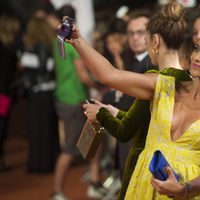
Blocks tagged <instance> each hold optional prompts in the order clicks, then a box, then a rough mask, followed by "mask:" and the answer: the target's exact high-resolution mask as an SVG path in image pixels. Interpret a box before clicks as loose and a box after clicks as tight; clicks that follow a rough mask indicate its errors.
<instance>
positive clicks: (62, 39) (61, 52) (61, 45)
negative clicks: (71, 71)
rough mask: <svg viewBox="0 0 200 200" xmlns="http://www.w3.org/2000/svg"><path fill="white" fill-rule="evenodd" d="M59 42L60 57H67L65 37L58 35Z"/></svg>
mask: <svg viewBox="0 0 200 200" xmlns="http://www.w3.org/2000/svg"><path fill="white" fill-rule="evenodd" d="M57 43H58V52H59V55H60V57H61V58H63V59H66V54H65V46H64V38H62V37H61V36H60V35H58V36H57Z"/></svg>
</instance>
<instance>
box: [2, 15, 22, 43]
mask: <svg viewBox="0 0 200 200" xmlns="http://www.w3.org/2000/svg"><path fill="white" fill-rule="evenodd" d="M19 29H20V22H19V20H18V19H17V17H15V16H12V15H7V14H4V15H1V16H0V41H1V42H2V43H3V44H4V45H9V44H12V43H13V42H14V40H15V36H16V33H17V32H18V31H19Z"/></svg>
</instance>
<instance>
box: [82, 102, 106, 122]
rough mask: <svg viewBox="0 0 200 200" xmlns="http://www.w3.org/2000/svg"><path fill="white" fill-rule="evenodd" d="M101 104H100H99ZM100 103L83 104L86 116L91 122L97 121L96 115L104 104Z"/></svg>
mask: <svg viewBox="0 0 200 200" xmlns="http://www.w3.org/2000/svg"><path fill="white" fill-rule="evenodd" d="M99 103H100V102H99ZM99 103H96V102H95V103H94V104H93V103H85V104H83V109H84V114H85V116H86V117H87V118H88V120H89V121H90V122H94V121H96V114H97V112H98V110H99V109H100V108H101V107H103V105H104V104H101V103H100V104H99Z"/></svg>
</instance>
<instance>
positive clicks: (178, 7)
mask: <svg viewBox="0 0 200 200" xmlns="http://www.w3.org/2000/svg"><path fill="white" fill-rule="evenodd" d="M160 15H161V16H162V17H164V18H167V19H168V20H171V21H175V22H176V21H182V20H183V18H184V7H183V5H182V4H180V3H177V2H171V3H169V4H167V5H166V6H164V7H163V8H162V10H161V12H160Z"/></svg>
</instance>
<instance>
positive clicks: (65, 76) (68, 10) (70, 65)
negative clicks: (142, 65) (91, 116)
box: [51, 5, 100, 200]
mask: <svg viewBox="0 0 200 200" xmlns="http://www.w3.org/2000/svg"><path fill="white" fill-rule="evenodd" d="M63 13H65V14H67V15H68V16H70V17H71V18H73V19H75V9H74V8H73V7H72V6H70V5H64V6H63V7H61V8H60V9H59V10H58V11H57V15H58V19H61V18H62V16H63ZM64 48H65V53H66V59H63V58H61V56H60V55H59V50H58V43H57V38H54V47H53V56H54V59H55V80H56V89H55V107H56V112H57V115H58V118H59V120H61V121H63V123H64V141H63V144H62V145H61V153H60V155H59V157H58V159H57V162H56V168H55V172H54V186H53V193H52V195H51V200H66V199H68V198H67V197H66V195H65V194H64V186H65V181H66V179H67V177H68V174H69V173H70V167H71V163H72V161H73V160H74V159H75V158H76V157H77V156H79V155H80V152H79V151H78V149H77V147H76V144H77V141H78V138H79V136H80V134H81V131H82V129H83V126H84V123H85V121H86V118H85V116H84V114H83V110H82V103H83V102H84V101H85V100H86V99H88V98H89V93H88V89H89V88H91V87H96V83H95V82H94V81H93V80H92V79H91V77H90V75H89V73H88V70H87V69H86V68H85V66H84V63H83V62H82V60H81V59H80V58H79V56H78V54H77V52H76V51H75V49H74V48H73V47H72V46H71V45H70V44H66V43H64ZM98 178H100V177H98Z"/></svg>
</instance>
